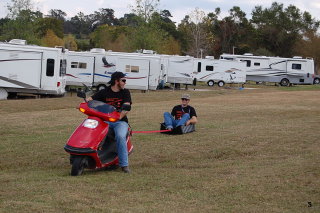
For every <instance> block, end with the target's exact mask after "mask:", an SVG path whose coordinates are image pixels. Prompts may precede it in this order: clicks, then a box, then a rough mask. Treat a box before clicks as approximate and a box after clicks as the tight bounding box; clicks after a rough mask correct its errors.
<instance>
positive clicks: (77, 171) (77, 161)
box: [71, 156, 85, 176]
mask: <svg viewBox="0 0 320 213" xmlns="http://www.w3.org/2000/svg"><path fill="white" fill-rule="evenodd" d="M84 167H85V156H75V157H74V158H73V160H72V168H71V176H78V175H81V174H82V173H83V170H84Z"/></svg>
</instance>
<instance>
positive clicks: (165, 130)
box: [132, 130, 172, 134]
mask: <svg viewBox="0 0 320 213" xmlns="http://www.w3.org/2000/svg"><path fill="white" fill-rule="evenodd" d="M170 131H172V130H154V131H132V134H133V133H154V132H170Z"/></svg>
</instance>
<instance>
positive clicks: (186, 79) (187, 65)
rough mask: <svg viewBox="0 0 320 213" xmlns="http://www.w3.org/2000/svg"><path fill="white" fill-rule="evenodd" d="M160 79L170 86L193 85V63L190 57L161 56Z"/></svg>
mask: <svg viewBox="0 0 320 213" xmlns="http://www.w3.org/2000/svg"><path fill="white" fill-rule="evenodd" d="M161 57H162V70H163V71H162V75H161V76H162V77H163V76H165V77H164V79H165V82H166V83H171V84H186V85H191V84H193V78H192V74H193V63H194V58H193V57H191V56H177V55H161Z"/></svg>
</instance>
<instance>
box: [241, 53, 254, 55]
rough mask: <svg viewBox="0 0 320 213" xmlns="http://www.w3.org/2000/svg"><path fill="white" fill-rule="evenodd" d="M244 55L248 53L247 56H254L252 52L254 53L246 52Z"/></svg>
mask: <svg viewBox="0 0 320 213" xmlns="http://www.w3.org/2000/svg"><path fill="white" fill-rule="evenodd" d="M243 55H246V56H253V54H252V53H245V54H243Z"/></svg>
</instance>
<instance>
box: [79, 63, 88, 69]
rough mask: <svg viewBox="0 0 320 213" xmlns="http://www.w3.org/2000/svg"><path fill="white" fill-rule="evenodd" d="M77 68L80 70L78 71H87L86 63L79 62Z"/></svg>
mask: <svg viewBox="0 0 320 213" xmlns="http://www.w3.org/2000/svg"><path fill="white" fill-rule="evenodd" d="M79 68H80V69H87V63H81V62H79Z"/></svg>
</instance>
